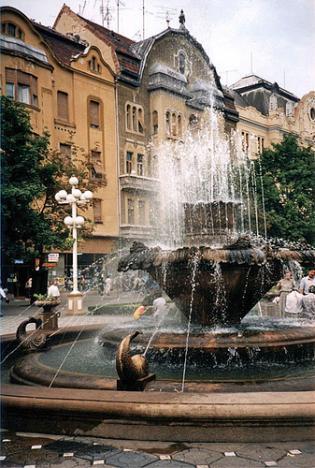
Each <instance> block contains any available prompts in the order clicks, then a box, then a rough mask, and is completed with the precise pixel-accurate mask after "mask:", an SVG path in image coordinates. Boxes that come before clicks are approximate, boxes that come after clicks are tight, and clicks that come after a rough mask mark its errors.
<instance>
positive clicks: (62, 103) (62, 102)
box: [57, 91, 69, 121]
mask: <svg viewBox="0 0 315 468" xmlns="http://www.w3.org/2000/svg"><path fill="white" fill-rule="evenodd" d="M57 115H58V118H59V119H62V120H66V121H68V120H69V104H68V93H65V92H63V91H57Z"/></svg>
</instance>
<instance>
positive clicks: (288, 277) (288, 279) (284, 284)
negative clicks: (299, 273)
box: [276, 271, 294, 317]
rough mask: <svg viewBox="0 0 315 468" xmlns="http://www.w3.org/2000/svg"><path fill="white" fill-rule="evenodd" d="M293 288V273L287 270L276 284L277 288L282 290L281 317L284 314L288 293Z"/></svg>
mask: <svg viewBox="0 0 315 468" xmlns="http://www.w3.org/2000/svg"><path fill="white" fill-rule="evenodd" d="M293 288H294V280H293V278H292V273H291V271H286V272H285V273H284V275H283V278H282V279H281V280H280V281H279V282H278V284H277V286H276V289H277V290H278V291H280V296H279V310H280V316H281V317H283V316H284V310H285V303H286V299H287V295H288V294H289V293H290V292H291V291H292V290H293Z"/></svg>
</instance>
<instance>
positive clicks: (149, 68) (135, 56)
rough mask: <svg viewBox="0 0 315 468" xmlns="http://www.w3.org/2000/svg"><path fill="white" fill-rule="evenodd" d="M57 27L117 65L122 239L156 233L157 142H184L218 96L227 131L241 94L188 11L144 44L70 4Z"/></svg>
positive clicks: (140, 237) (58, 21)
mask: <svg viewBox="0 0 315 468" xmlns="http://www.w3.org/2000/svg"><path fill="white" fill-rule="evenodd" d="M54 27H55V28H56V30H58V31H60V32H62V33H63V34H69V33H71V34H78V35H80V37H82V38H84V40H86V41H88V42H89V43H91V44H96V45H97V47H99V48H100V50H102V52H103V54H104V56H108V57H110V60H112V61H113V63H114V66H115V72H116V75H117V130H118V169H119V173H118V178H119V192H118V199H119V209H120V212H119V219H120V232H119V236H120V240H121V241H122V243H124V242H125V241H126V242H128V241H131V240H134V239H139V240H140V239H141V240H146V239H152V238H153V239H154V229H153V223H152V214H154V213H155V212H156V209H157V207H156V204H155V202H154V198H155V193H156V191H157V190H158V179H157V172H156V166H157V164H156V163H157V159H156V158H157V155H156V154H155V152H154V148H155V147H157V145H158V144H159V142H161V141H163V140H165V139H173V140H180V139H181V138H182V137H183V135H184V134H185V132H186V130H187V128H189V127H191V126H196V125H197V124H198V122H201V121H202V120H204V118H205V115H206V110H207V108H209V106H210V105H211V104H212V102H211V99H212V98H214V100H215V106H216V107H217V108H218V109H220V110H221V113H222V129H223V130H225V131H230V130H231V128H235V125H236V121H237V111H236V109H235V106H234V98H233V96H232V95H231V94H230V93H226V92H225V90H224V89H223V87H222V86H221V83H220V79H219V77H218V75H217V72H216V69H215V67H214V66H213V64H212V63H211V62H210V59H209V57H208V56H207V54H206V53H205V51H204V49H203V47H202V46H201V44H199V43H198V42H197V41H196V40H195V39H194V38H193V37H192V36H191V35H190V33H189V31H188V30H187V28H186V26H185V17H184V15H183V14H181V16H180V25H179V28H178V29H173V28H168V29H166V30H165V31H163V32H161V33H160V34H158V35H156V36H153V37H150V38H148V39H146V40H144V41H140V42H137V43H136V42H133V41H131V40H130V39H127V38H125V37H123V36H121V35H119V34H117V33H115V32H113V31H109V30H108V29H106V28H104V27H102V26H100V25H98V24H96V23H93V22H91V21H89V20H87V19H85V18H83V17H81V16H80V15H77V14H76V13H74V12H73V11H72V10H70V8H69V7H67V6H64V7H63V8H62V10H61V11H60V13H59V15H58V17H57V19H56V21H55V25H54ZM110 52H111V54H110Z"/></svg>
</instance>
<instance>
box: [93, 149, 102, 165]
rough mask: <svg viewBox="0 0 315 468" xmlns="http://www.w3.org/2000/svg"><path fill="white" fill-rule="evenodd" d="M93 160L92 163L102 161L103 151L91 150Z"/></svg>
mask: <svg viewBox="0 0 315 468" xmlns="http://www.w3.org/2000/svg"><path fill="white" fill-rule="evenodd" d="M91 161H92V163H101V162H102V153H101V152H100V151H97V150H92V151H91Z"/></svg>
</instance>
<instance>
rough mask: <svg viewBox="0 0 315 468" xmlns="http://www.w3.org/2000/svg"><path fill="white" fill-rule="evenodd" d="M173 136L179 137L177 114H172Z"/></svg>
mask: <svg viewBox="0 0 315 468" xmlns="http://www.w3.org/2000/svg"><path fill="white" fill-rule="evenodd" d="M172 136H177V118H176V113H175V112H173V113H172Z"/></svg>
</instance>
